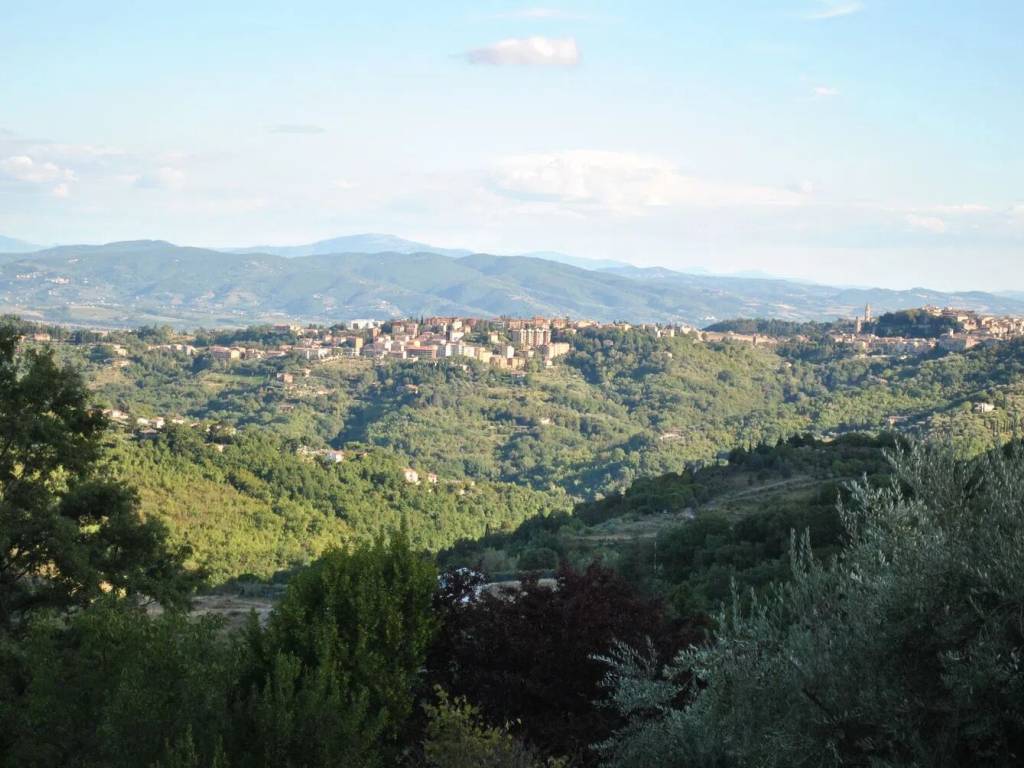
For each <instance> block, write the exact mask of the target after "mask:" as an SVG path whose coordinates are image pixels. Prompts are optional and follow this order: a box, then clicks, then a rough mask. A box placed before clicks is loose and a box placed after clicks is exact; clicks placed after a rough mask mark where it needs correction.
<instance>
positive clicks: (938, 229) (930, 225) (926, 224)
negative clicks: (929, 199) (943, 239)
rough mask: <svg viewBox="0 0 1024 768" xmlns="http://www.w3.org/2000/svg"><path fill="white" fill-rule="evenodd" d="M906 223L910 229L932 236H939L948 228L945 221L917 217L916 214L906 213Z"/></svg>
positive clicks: (928, 217)
mask: <svg viewBox="0 0 1024 768" xmlns="http://www.w3.org/2000/svg"><path fill="white" fill-rule="evenodd" d="M906 222H907V226H908V227H910V228H911V229H916V230H920V231H922V232H930V233H932V234H933V235H941V234H943V233H945V231H946V230H947V229H948V228H949V226H948V225H947V224H946V220H945V219H942V218H939V217H938V216H919V215H917V214H916V213H908V214H907V217H906Z"/></svg>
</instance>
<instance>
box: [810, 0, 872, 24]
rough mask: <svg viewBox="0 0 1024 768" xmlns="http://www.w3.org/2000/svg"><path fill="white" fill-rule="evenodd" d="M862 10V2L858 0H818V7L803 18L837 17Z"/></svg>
mask: <svg viewBox="0 0 1024 768" xmlns="http://www.w3.org/2000/svg"><path fill="white" fill-rule="evenodd" d="M863 10H864V3H862V2H859V0H848V1H847V0H819V2H818V9H817V10H816V11H811V12H810V13H808V14H807V15H806V16H805V17H804V18H807V19H811V20H813V21H820V20H823V19H837V18H839V17H840V16H852V15H853V14H855V13H860V12H861V11H863Z"/></svg>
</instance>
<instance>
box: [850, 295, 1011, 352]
mask: <svg viewBox="0 0 1024 768" xmlns="http://www.w3.org/2000/svg"><path fill="white" fill-rule="evenodd" d="M1020 336H1024V318H1020V317H999V316H995V315H984V314H979V313H977V312H974V311H972V310H969V309H954V308H951V307H946V308H944V309H940V308H939V307H923V308H921V309H909V310H903V311H900V312H890V313H887V314H885V315H882V316H881V317H879V318H877V319H876V318H874V317H873V315H872V312H871V305H870V304H869V305H867V306H866V307H865V308H864V314H863V316H862V317H858V318H856V320H854V325H853V332H852V333H849V332H843V331H837V332H834V333H832V334H831V336H830V338H831V340H832V341H833V342H834V343H836V344H844V345H850V346H852V347H854V348H855V349H857V350H859V351H862V352H875V353H885V354H901V353H902V354H915V353H916V354H923V353H925V352H929V351H931V350H933V349H936V348H938V349H942V350H946V351H949V352H963V351H966V350H968V349H972V348H973V347H976V346H978V345H980V344H995V343H998V342H1001V341H1006V340H1008V339H1013V338H1017V337H1020Z"/></svg>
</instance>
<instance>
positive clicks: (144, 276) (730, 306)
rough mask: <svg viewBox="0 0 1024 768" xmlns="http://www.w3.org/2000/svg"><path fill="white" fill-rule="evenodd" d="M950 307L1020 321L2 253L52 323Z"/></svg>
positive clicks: (1, 293)
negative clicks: (946, 310)
mask: <svg viewBox="0 0 1024 768" xmlns="http://www.w3.org/2000/svg"><path fill="white" fill-rule="evenodd" d="M865 303H871V304H872V305H873V306H874V307H875V309H876V311H879V312H882V311H887V310H892V309H900V308H906V307H915V306H921V305H923V304H937V305H956V306H962V307H968V308H973V309H977V310H982V311H988V312H997V313H1008V314H1024V301H1022V300H1019V299H1015V298H1012V297H1006V296H996V295H993V294H986V293H977V292H970V293H960V294H947V293H940V292H937V291H929V290H925V289H915V290H911V291H890V290H882V289H842V288H833V287H829V286H821V285H809V284H804V283H796V282H788V281H784V280H768V279H752V278H739V277H720V276H711V275H691V274H684V273H680V272H673V271H671V270H667V269H661V268H656V269H640V268H636V267H617V268H612V269H605V270H586V269H580V268H578V267H574V266H570V265H568V264H561V263H558V262H555V261H550V260H547V259H539V258H532V257H527V256H491V255H486V254H471V255H466V256H461V257H452V256H447V255H442V254H437V253H428V252H414V253H396V252H382V253H324V254H316V255H306V256H292V257H286V256H282V255H279V254H267V253H248V252H247V253H226V252H221V251H213V250H209V249H203V248H192V247H182V246H177V245H173V244H171V243H167V242H163V241H156V240H144V241H131V242H120V243H109V244H107V245H72V246H60V247H56V248H49V249H46V250H42V251H37V252H34V253H29V254H24V253H7V254H0V310H2V311H4V312H8V313H16V314H20V315H22V316H24V317H27V318H39V319H45V320H51V321H57V322H66V323H82V324H100V325H110V326H132V325H139V324H148V323H170V324H173V325H177V326H197V325H245V324H249V323H254V322H261V321H272V320H277V321H281V320H283V319H288V320H301V321H311V322H328V323H329V322H336V321H339V320H345V319H351V318H353V317H378V318H385V317H399V316H416V315H430V314H463V315H477V316H493V315H517V316H523V315H526V316H529V315H535V314H543V315H571V316H574V317H589V318H593V319H595V320H603V321H610V320H619V319H621V320H629V321H633V322H651V321H660V322H686V323H691V324H694V325H706V324H707V323H709V322H713V321H715V320H719V319H723V318H732V317H777V318H782V319H789V320H824V319H834V318H835V317H837V316H850V315H853V314H855V313H856V312H859V311H860V310H861V309H862V308H863V306H864V304H865Z"/></svg>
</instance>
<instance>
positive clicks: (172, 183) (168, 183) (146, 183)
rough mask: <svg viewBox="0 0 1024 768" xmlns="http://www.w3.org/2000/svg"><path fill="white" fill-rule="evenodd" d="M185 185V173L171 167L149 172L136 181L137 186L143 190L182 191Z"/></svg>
mask: <svg viewBox="0 0 1024 768" xmlns="http://www.w3.org/2000/svg"><path fill="white" fill-rule="evenodd" d="M184 184H185V172H184V171H182V170H181V169H179V168H173V167H171V166H169V165H168V166H163V167H160V168H157V169H156V170H153V171H148V172H146V173H144V174H142V175H141V176H139V177H137V178H136V179H135V186H136V187H140V188H142V189H180V188H181V187H182V186H184Z"/></svg>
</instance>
